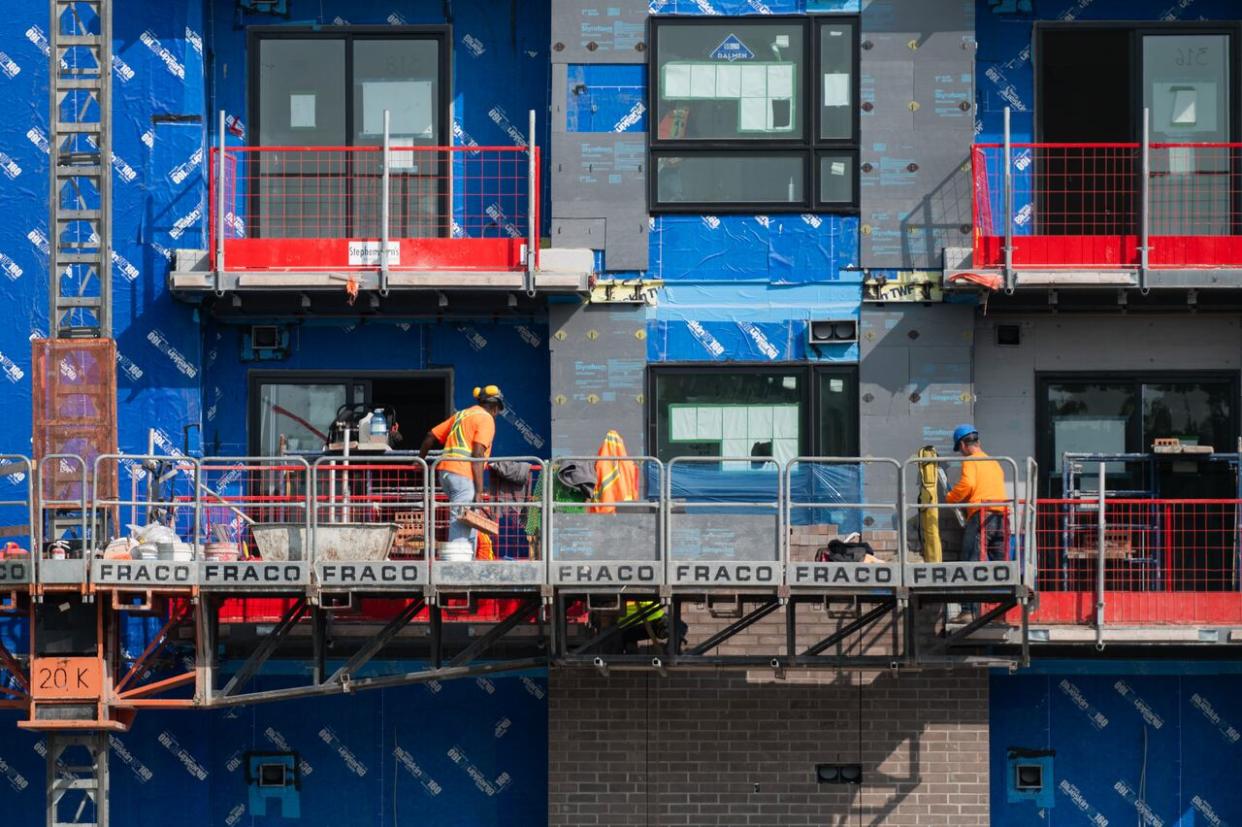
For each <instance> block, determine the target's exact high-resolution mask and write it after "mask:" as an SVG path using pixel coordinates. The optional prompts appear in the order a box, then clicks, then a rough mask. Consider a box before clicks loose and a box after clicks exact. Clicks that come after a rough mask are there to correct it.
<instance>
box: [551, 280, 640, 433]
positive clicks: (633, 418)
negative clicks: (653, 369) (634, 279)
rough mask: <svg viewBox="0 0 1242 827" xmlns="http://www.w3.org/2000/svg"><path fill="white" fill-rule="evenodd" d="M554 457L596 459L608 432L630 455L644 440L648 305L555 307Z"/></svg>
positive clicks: (553, 340)
mask: <svg viewBox="0 0 1242 827" xmlns="http://www.w3.org/2000/svg"><path fill="white" fill-rule="evenodd" d="M549 314H550V319H549V329H550V330H551V340H550V350H551V358H552V369H551V374H552V453H553V455H554V456H594V455H595V453H596V451H597V450H598V449H599V444H600V442H602V441H603V439H604V435H605V434H606V433H607V432H608V431H609V429H615V430H616V431H617V432H618V433H620V434H621V436H622V437H623V438H624V439H625V445H626V449H627V450H628V451H629V452H630V454H631V455H640V454H642V453H643V446H644V442H645V438H646V421H647V418H646V397H645V395H644V394H645V384H644V382H645V376H646V368H647V339H646V331H647V319H646V308H645V307H643V306H634V305H571V304H553V305H551V307H550V308H549Z"/></svg>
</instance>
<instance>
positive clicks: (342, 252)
mask: <svg viewBox="0 0 1242 827" xmlns="http://www.w3.org/2000/svg"><path fill="white" fill-rule="evenodd" d="M539 169H540V162H539V150H538V148H527V147H519V146H506V147H428V146H391V147H389V148H388V149H387V151H385V150H384V148H383V147H378V146H355V147H305V146H303V147H225V148H216V149H214V150H213V151H212V156H211V188H210V189H211V191H210V194H209V200H210V208H209V221H210V233H209V243H208V248H207V249H206V250H178V251H177V253H176V261H175V262H174V267H173V271H172V273H171V275H170V277H169V286H170V288H171V289H172V291H173V292H174V293H176V294H179V295H182V296H183V297H186V298H190V297H193V296H194V295H196V294H203V293H207V292H214V293H217V294H221V293H230V292H275V293H280V292H319V291H335V292H343V291H348V292H350V293H351V294H356V293H358V292H372V291H374V292H378V293H381V294H385V295H386V294H388V293H389V292H390V291H397V292H404V291H417V290H506V291H525V292H536V291H546V292H574V291H582V290H586V289H587V286H588V280H589V277H590V275H591V274H592V272H593V271H594V255H593V253H592V252H591V251H590V250H564V249H561V250H541V249H540V246H541V244H540V238H539V229H540V220H541V205H540V200H541V197H542V190H541V183H540V172H539Z"/></svg>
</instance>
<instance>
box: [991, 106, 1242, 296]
mask: <svg viewBox="0 0 1242 827" xmlns="http://www.w3.org/2000/svg"><path fill="white" fill-rule="evenodd" d="M1009 114H1010V110H1009V108H1007V107H1006V108H1005V110H1004V116H1005V117H1004V125H1005V129H1004V134H1003V137H1004V140H1003V141H989V142H979V143H976V144H973V145H972V148H971V154H970V158H971V175H972V178H973V180H972V186H971V191H972V215H973V220H974V226H975V234H974V257H973V260H972V266H973V267H974V268H982V269H986V268H992V269H995V270H1000V271H1001V272H1002V273H1003V276H1004V284H1005V287H1006V289H1013V288H1014V287H1015V286H1016V285H1017V282H1018V280H1019V276H1020V275H1021V272H1022V271H1026V272H1028V273H1030V272H1031V271H1036V272H1037V273H1038V274H1039V278H1038V283H1040V284H1044V283H1046V282H1047V279H1048V278H1052V276H1048V275H1046V271H1057V270H1061V269H1065V268H1074V269H1090V270H1093V271H1094V270H1120V271H1126V275H1125V278H1126V279H1127V280H1128V281H1123V282H1119V283H1121V284H1133V285H1134V286H1136V287H1138V288H1139V289H1140V290H1142V291H1144V292H1146V290H1147V289H1149V287H1150V280H1151V275H1152V274H1153V273H1159V271H1161V270H1187V269H1206V268H1233V269H1242V232H1239V231H1238V227H1237V221H1236V218H1237V217H1236V215H1235V213H1236V210H1235V208H1234V207H1235V202H1236V201H1237V198H1238V196H1239V194H1240V193H1242V178H1240V177H1239V176H1238V174H1237V167H1238V164H1239V161H1240V160H1242V142H1229V141H1199V142H1195V141H1152V140H1151V139H1150V130H1149V129H1148V121H1149V120H1150V113H1149V112H1148V111H1147V110H1144V113H1143V130H1142V137H1143V140H1141V141H1123V142H1087V141H1067V142H1040V141H1025V142H1016V141H1013V140H1012V138H1011V133H1010V130H1009Z"/></svg>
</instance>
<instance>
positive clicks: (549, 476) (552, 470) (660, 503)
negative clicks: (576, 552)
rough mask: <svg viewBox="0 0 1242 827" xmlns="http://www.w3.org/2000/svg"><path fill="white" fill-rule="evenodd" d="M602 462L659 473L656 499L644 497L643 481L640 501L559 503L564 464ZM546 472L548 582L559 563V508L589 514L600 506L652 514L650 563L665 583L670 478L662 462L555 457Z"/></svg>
mask: <svg viewBox="0 0 1242 827" xmlns="http://www.w3.org/2000/svg"><path fill="white" fill-rule="evenodd" d="M600 461H610V462H618V463H622V462H631V463H634V464H635V465H638V466H640V467H641V468H642V469H643V470H644V471H648V474H647V475H649V471H650V470H654V471H655V473H656V482H657V483H658V487H657V489H656V491H657V493H656V497H655V500H654V501H652V500H651V499H650V498H649V497H645V496H644V495H643V492H644V491H646V490H650V489H649V487H648V485H647V484H646V483H645V482H644V481H643V480H641V479H640V482H639V485H640V490H639V498H638V499H635V500H623V501H607V502H604V501H598V500H596V501H586V502H568V501H558V500H557V499H556V496H555V489H556V474H557V470H558V469H559V468H560V466H561V464H562V463H565V462H592V463H594V462H600ZM545 469H546V471H545V474H546V476H545V477H544V485H543V497H544V507H543V526H542V528H543V533H544V535H545V537H546V538H547V540H546V543H547V549H548V552H547V558H548V566H547V568H548V572H549V580H548V582H549V583H551V582H552V579H553V578H552V577H551V572H552V570H553V565H554V564H555V563H556V562H557V558H556V543H555V542H553V537H554V536H555V531H556V523H557V516H556V512H557V509H558V508H559V509H562V510H564V509H569V508H584V509H586V510H587V511H588V512H589V511H590V509H591V508H592V507H597V508H598V507H601V506H603V507H608V508H616V509H617V510H618V512H621V511H630V512H635V511H636V512H639V513H646V512H650V513H652V514H653V515H654V517H655V524H656V525H655V532H654V536H653V537H652V540H653V543H654V548H653V550H654V552H655V558H654V559H653V560H652V561H651V562H652V563H653V565H654V566H655V567H656V571H657V572H658V573H659V577H658V578H657V579H656V581H655V582H656V583H659V584H662V583H665V582H666V580H665V577H664V576H663V575H664V573H665V571H666V565H665V558H666V556H667V548H668V547H667V545H666V543H665V534H664V523H665V515H664V495H663V491H664V480H665V478H666V477H667V475H668V471H667V470H666V468H665V465H664V463H663V462H661V461H660V460H659V459H658V458H656V457H654V456H646V455H635V456H628V455H627V456H598V455H585V454H584V455H581V456H556V457H553V458H552V459H551V460H550V461H549V462H548V463H547V464H546V465H545ZM642 476H646V475H645V474H642V473H640V477H642ZM604 519H606V517H604ZM638 560H640V558H637V557H635V558H633V561H634V562H637V561H638ZM577 562H586V563H590V562H593V561H590V560H586V561H577ZM609 562H612V561H609ZM643 562H646V561H645V560H643Z"/></svg>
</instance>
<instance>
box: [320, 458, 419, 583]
mask: <svg viewBox="0 0 1242 827" xmlns="http://www.w3.org/2000/svg"><path fill="white" fill-rule="evenodd" d="M430 479H431V474H430V470H429V468H428V465H427V463H426V462H425V461H424V460H423V459H421V458H420V457H408V456H402V457H389V456H385V455H382V454H378V455H374V456H365V455H364V456H350V457H343V456H332V457H319V458H318V459H316V460H315V463H314V466H313V468H312V473H311V491H312V493H311V501H310V502H311V505H310V544H309V548H310V549H313V550H314V552H313V563H314V570H315V582H316V583H318V584H319V586H320V587H321V588H324V589H329V590H331V589H351V588H367V589H375V590H378V591H390V590H406V591H408V590H420V589H422V588H423V587H424V586H426V585H427V584H428V577H429V574H430V572H429V568H428V562H427V560H428V556H429V555H428V552H429V549H430V545H431V535H432V533H433V531H432V528H433V527H432V520H431V519H430V512H431V509H430V505H429V503H430V497H431V494H432V488H433V486H431V485H429V481H430Z"/></svg>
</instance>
